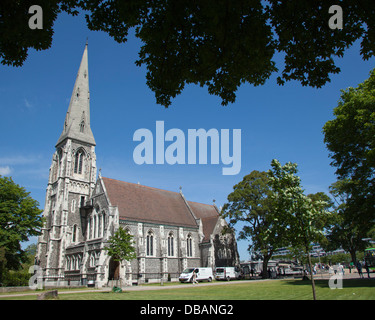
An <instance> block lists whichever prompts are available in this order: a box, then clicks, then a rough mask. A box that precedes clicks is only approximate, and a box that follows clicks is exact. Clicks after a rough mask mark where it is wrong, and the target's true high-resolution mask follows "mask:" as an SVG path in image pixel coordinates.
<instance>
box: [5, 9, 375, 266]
mask: <svg viewBox="0 0 375 320" xmlns="http://www.w3.org/2000/svg"><path fill="white" fill-rule="evenodd" d="M344 27H345V26H344ZM87 37H88V39H89V40H88V41H89V48H88V59H89V77H90V102H91V128H92V130H93V133H94V137H95V139H96V143H97V146H96V155H97V166H98V168H101V169H102V175H103V176H106V177H110V178H115V179H119V180H124V181H129V182H135V183H137V182H140V183H141V184H143V185H148V186H152V187H156V188H162V189H167V190H171V191H176V192H178V191H179V187H180V186H181V187H182V191H183V193H184V195H185V197H186V198H187V199H188V200H191V201H197V202H202V203H208V204H211V203H212V201H213V199H215V200H216V204H217V205H218V206H222V205H223V204H224V203H225V202H226V198H227V195H228V194H229V193H230V192H231V191H232V188H233V185H235V184H236V183H237V182H239V181H241V180H242V178H243V176H244V175H246V174H248V173H250V172H251V171H253V170H259V171H266V170H268V169H269V168H270V163H271V160H272V159H274V158H276V159H278V160H279V161H280V162H281V163H282V164H284V163H285V162H288V161H292V162H295V163H297V164H298V168H299V175H300V177H301V181H302V185H303V187H304V189H305V190H306V193H315V192H318V191H323V192H327V193H328V187H329V185H330V184H331V183H332V182H334V181H335V175H334V171H335V170H334V168H332V167H331V166H330V159H329V157H328V151H327V149H326V147H325V144H324V142H323V134H322V127H323V125H324V124H325V123H326V122H327V121H328V120H330V119H332V118H333V113H332V111H333V108H334V107H336V106H337V102H338V100H339V97H340V89H345V88H347V87H350V86H352V87H355V86H357V85H358V84H359V83H361V82H363V81H364V80H365V79H367V78H368V76H369V72H370V70H371V69H372V68H374V62H375V59H371V60H369V61H363V60H362V59H361V57H360V54H359V44H356V45H355V46H354V47H352V48H350V49H349V50H347V51H346V53H345V56H344V58H341V59H337V65H338V66H339V67H340V68H341V73H340V74H338V75H333V76H332V77H331V82H330V83H328V84H327V85H326V86H324V87H323V88H321V89H313V88H308V87H302V85H301V84H299V83H297V82H289V83H287V84H286V85H285V86H282V87H280V86H278V85H277V84H276V77H277V74H273V75H272V77H271V78H270V79H269V80H268V81H267V82H266V84H265V85H264V86H261V87H253V86H251V85H243V86H241V87H240V89H239V90H238V92H237V99H236V102H235V103H234V104H232V105H228V106H226V107H223V106H221V105H220V102H221V101H220V99H219V98H217V97H216V96H211V95H209V94H208V93H207V90H206V88H200V87H197V86H193V85H191V86H187V87H186V88H185V90H184V91H183V93H182V94H181V95H180V96H178V97H177V98H175V99H174V100H173V103H172V106H171V107H170V108H168V109H165V108H164V107H162V106H159V105H157V104H156V103H155V98H154V94H153V93H152V92H151V90H150V89H149V88H148V87H147V86H146V79H145V75H146V69H145V68H144V67H137V66H136V65H135V63H134V62H135V60H137V58H138V51H139V48H140V45H141V43H140V41H139V40H138V39H136V38H134V37H130V38H129V40H128V42H127V43H125V44H117V43H116V42H115V41H114V40H113V39H112V38H110V37H109V36H108V35H107V34H106V33H103V32H91V31H89V30H88V29H87V27H86V24H85V20H84V17H83V16H82V15H81V16H78V17H72V16H68V15H66V14H62V15H61V16H59V18H58V19H57V21H56V22H55V34H54V38H53V43H52V47H51V48H50V49H49V50H46V51H40V52H36V51H30V52H29V57H28V59H27V61H26V62H25V64H24V66H23V67H21V68H13V67H7V66H0V117H1V126H0V174H2V175H8V176H12V177H13V180H14V181H15V182H16V183H18V184H20V185H22V186H24V187H25V188H26V189H27V191H29V192H31V196H32V197H33V198H34V199H36V200H38V201H39V203H40V207H41V208H43V207H44V201H45V190H46V187H47V182H48V171H49V166H50V164H51V160H52V154H53V152H54V146H55V144H56V142H57V140H58V138H59V136H60V134H61V132H62V128H63V123H64V119H65V114H66V111H67V109H68V105H69V100H70V96H71V94H72V90H73V85H74V81H75V77H76V74H77V71H78V67H79V63H80V60H81V57H82V53H83V49H84V45H85V42H86V38H87ZM275 61H276V63H277V66H278V67H279V69H281V68H282V58H281V56H276V57H275ZM156 121H164V125H165V131H167V130H169V129H172V128H178V129H180V130H182V131H183V132H184V133H185V135H186V137H187V132H188V129H199V128H203V129H206V130H209V129H211V128H215V129H217V130H219V131H220V130H221V129H231V130H233V129H241V131H242V143H241V152H242V166H241V171H240V172H239V173H238V174H237V175H232V176H230V175H227V176H225V175H222V167H223V164H218V165H217V164H216V165H213V164H210V163H209V164H207V165H202V164H197V165H188V164H186V165H168V164H164V165H157V164H154V165H146V164H144V165H137V164H135V163H134V160H133V150H134V148H135V147H136V146H137V145H138V144H139V142H134V141H133V134H134V132H135V131H136V130H137V129H140V128H147V129H149V130H151V131H152V132H153V133H154V137H155V123H156ZM166 146H167V144H166ZM35 241H36V239H35V238H33V239H31V242H35ZM247 246H248V242H246V241H239V242H238V247H239V253H240V258H241V259H242V260H245V259H248V253H247Z"/></svg>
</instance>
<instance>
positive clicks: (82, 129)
mask: <svg viewBox="0 0 375 320" xmlns="http://www.w3.org/2000/svg"><path fill="white" fill-rule="evenodd" d="M79 132H82V133H83V132H85V121H83V120H82V121H81V123H80V124H79Z"/></svg>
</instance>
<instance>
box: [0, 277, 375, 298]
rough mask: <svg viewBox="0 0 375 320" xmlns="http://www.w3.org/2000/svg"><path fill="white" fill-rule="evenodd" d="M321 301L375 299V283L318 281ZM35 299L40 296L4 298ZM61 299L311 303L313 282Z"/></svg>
mask: <svg viewBox="0 0 375 320" xmlns="http://www.w3.org/2000/svg"><path fill="white" fill-rule="evenodd" d="M316 296H317V299H318V300H375V280H367V279H358V280H344V282H343V289H336V290H332V289H330V288H329V287H328V280H317V281H316ZM0 299H17V300H35V299H36V296H25V297H13V298H1V295H0ZM59 299H60V300H309V299H312V289H311V283H310V282H308V281H302V280H273V281H261V282H253V283H251V282H250V283H241V282H240V281H239V282H233V283H230V284H226V285H222V286H221V285H220V286H199V284H198V285H194V286H193V285H191V284H187V286H186V287H184V288H178V289H176V288H174V289H163V290H152V291H126V290H125V291H124V292H122V293H112V292H87V293H74V292H72V293H69V294H60V295H59Z"/></svg>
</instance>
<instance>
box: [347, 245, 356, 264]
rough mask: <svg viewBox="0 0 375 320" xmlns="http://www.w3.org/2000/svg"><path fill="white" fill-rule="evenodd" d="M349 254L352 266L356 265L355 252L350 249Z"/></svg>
mask: <svg viewBox="0 0 375 320" xmlns="http://www.w3.org/2000/svg"><path fill="white" fill-rule="evenodd" d="M349 253H350V256H351V258H352V261H353V263H354V265H356V263H357V255H356V250H355V249H352V248H350V250H349Z"/></svg>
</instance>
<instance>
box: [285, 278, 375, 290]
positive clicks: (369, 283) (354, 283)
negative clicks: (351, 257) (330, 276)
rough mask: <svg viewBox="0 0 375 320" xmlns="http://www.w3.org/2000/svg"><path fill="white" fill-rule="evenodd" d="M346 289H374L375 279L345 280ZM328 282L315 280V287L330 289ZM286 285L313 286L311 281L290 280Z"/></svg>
mask: <svg viewBox="0 0 375 320" xmlns="http://www.w3.org/2000/svg"><path fill="white" fill-rule="evenodd" d="M342 281H343V286H344V287H345V288H374V287H375V279H343V280H342ZM328 283H329V281H328V280H315V286H316V287H320V288H329V284H328ZM285 284H286V285H295V286H307V285H308V286H311V280H294V281H293V280H290V281H287V283H285Z"/></svg>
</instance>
